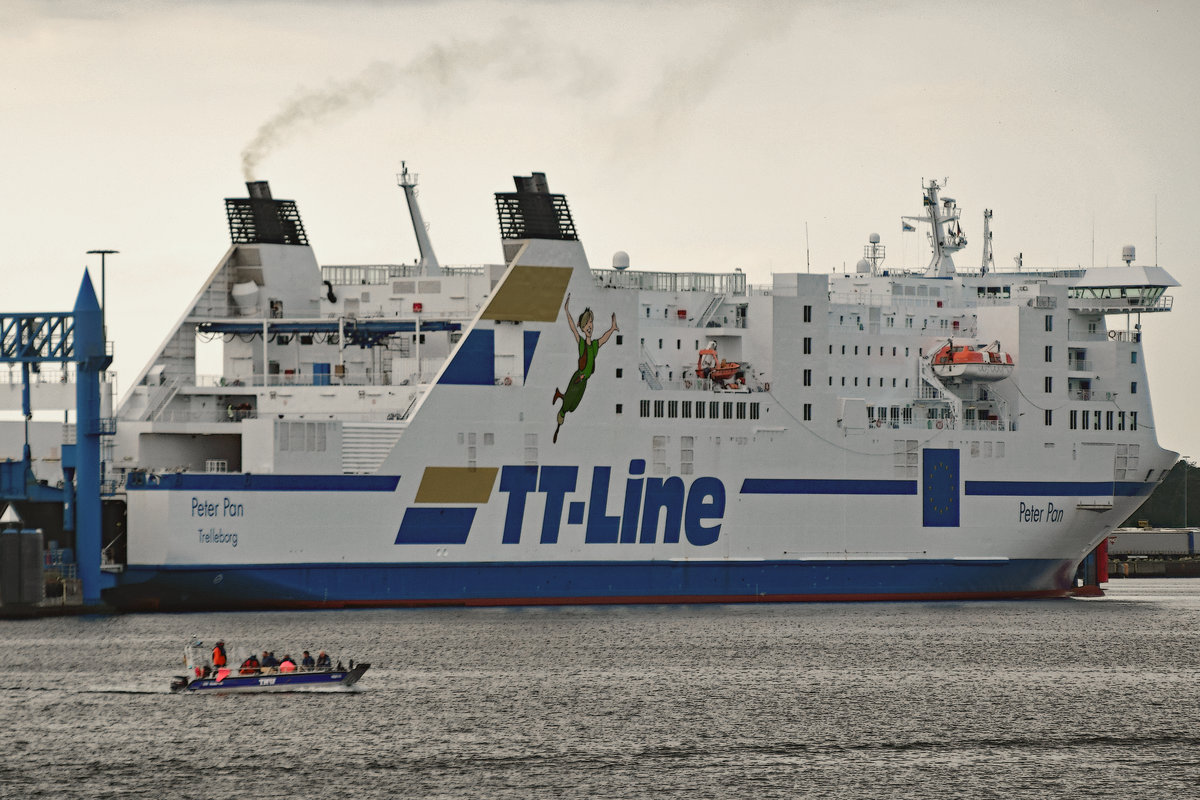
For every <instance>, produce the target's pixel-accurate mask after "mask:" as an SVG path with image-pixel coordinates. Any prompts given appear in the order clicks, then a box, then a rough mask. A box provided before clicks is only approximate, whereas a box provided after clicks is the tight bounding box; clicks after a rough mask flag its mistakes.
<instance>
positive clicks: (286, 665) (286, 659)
mask: <svg viewBox="0 0 1200 800" xmlns="http://www.w3.org/2000/svg"><path fill="white" fill-rule="evenodd" d="M279 671H280V672H295V671H296V662H295V661H293V660H292V657H291V656H289V655H287V654H285V655H284V656H283V661H280V662H279Z"/></svg>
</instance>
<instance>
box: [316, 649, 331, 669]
mask: <svg viewBox="0 0 1200 800" xmlns="http://www.w3.org/2000/svg"><path fill="white" fill-rule="evenodd" d="M317 669H329V653H326V652H325V651H324V650H322V651H321V652H320V653H318V654H317Z"/></svg>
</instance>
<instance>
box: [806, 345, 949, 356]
mask: <svg viewBox="0 0 1200 800" xmlns="http://www.w3.org/2000/svg"><path fill="white" fill-rule="evenodd" d="M871 348H872V345H867V355H871ZM875 349H876V350H877V351H879V355H880V356H886V355H887V348H886V347H884V346H883V345H880V346H879V347H876V348H875ZM804 352H806V353H807V352H808V351H807V350H805V351H804ZM899 353H900V349H899V348H898V347H893V348H892V355H893V356H896V355H899ZM919 354H920V355H924V354H925V349H924V348H921V350H920V353H919ZM829 355H833V345H829ZM842 355H858V345H854V351H853V352H852V353H849V354H847V353H846V345H842ZM904 357H905V358H908V348H907V347H906V348H904Z"/></svg>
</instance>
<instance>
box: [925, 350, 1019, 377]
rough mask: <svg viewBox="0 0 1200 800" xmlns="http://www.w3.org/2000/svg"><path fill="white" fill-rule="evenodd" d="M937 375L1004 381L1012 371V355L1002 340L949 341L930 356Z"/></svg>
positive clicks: (931, 364)
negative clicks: (1005, 348)
mask: <svg viewBox="0 0 1200 800" xmlns="http://www.w3.org/2000/svg"><path fill="white" fill-rule="evenodd" d="M930 362H931V363H930V366H931V368H932V369H933V374H934V375H937V376H938V377H939V378H941V379H943V380H948V381H1000V380H1004V379H1005V378H1007V377H1008V376H1009V375H1011V374H1012V371H1013V367H1014V366H1015V365H1014V364H1013V359H1012V356H1011V355H1009V354H1008V353H1005V352H1003V351H1002V350H1001V349H1000V342H998V341H996V342H992V343H991V344H988V345H963V344H955V343H954V342H953V341H949V342H947V343H946V344H945V345H944V346H943V347H942V348H941V349H940V350H938V351H937V352H936V353H934V354H933V356H932V358H931V359H930Z"/></svg>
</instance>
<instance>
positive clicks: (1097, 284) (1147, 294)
mask: <svg viewBox="0 0 1200 800" xmlns="http://www.w3.org/2000/svg"><path fill="white" fill-rule="evenodd" d="M1172 286H1179V282H1178V281H1177V280H1175V279H1174V278H1172V277H1171V276H1170V274H1169V273H1168V272H1167V271H1166V270H1165V269H1163V268H1162V267H1137V266H1124V267H1105V268H1103V269H1089V270H1085V271H1084V273H1083V275H1082V276H1081V277H1080V278H1079V279H1078V280H1077V281H1075V282H1074V283H1072V284H1071V286H1070V288H1069V290H1068V292H1067V298H1068V299H1067V304H1068V306H1069V307H1070V309H1071V310H1072V311H1078V312H1081V313H1084V314H1127V313H1130V312H1138V313H1141V312H1143V311H1145V312H1150V311H1170V310H1171V296H1170V295H1169V294H1166V293H1165V292H1166V290H1167V289H1169V288H1171V287H1172Z"/></svg>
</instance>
